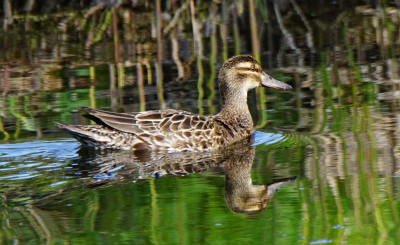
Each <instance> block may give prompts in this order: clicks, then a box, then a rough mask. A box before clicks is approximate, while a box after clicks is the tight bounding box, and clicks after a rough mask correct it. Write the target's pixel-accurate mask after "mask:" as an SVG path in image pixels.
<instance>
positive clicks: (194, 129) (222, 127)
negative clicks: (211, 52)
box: [58, 55, 291, 152]
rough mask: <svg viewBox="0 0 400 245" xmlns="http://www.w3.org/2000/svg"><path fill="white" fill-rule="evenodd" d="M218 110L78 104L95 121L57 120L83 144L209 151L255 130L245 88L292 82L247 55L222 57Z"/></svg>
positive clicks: (282, 84) (126, 147)
mask: <svg viewBox="0 0 400 245" xmlns="http://www.w3.org/2000/svg"><path fill="white" fill-rule="evenodd" d="M218 79H219V88H220V92H221V95H222V110H221V112H220V113H218V114H216V115H214V116H200V115H196V114H193V113H190V112H185V111H180V110H172V109H170V110H162V111H145V112H135V113H115V112H107V111H102V110H97V109H93V108H90V107H83V106H82V107H80V108H81V109H83V110H85V111H87V112H89V113H90V114H91V115H90V117H91V118H92V119H93V120H94V121H95V122H96V123H98V125H66V124H62V123H58V126H59V127H61V128H64V129H66V130H68V131H69V132H70V133H71V134H72V136H74V137H75V138H76V139H77V140H79V141H80V142H81V143H82V144H83V145H87V146H94V147H100V148H112V149H130V150H142V149H164V150H168V151H173V152H176V151H210V150H214V149H216V148H219V147H222V146H226V145H230V144H232V143H233V142H235V141H238V140H240V139H242V138H244V137H247V136H249V135H251V134H252V133H253V131H254V126H253V120H252V118H251V115H250V111H249V108H248V106H247V92H248V91H249V90H250V89H253V88H256V87H259V86H265V87H272V88H276V89H281V90H289V89H291V87H290V86H289V85H287V84H285V83H283V82H280V81H278V80H275V79H273V78H272V77H270V76H269V75H268V74H266V73H265V72H264V71H262V69H261V66H260V65H259V64H258V62H257V61H256V60H255V59H254V58H253V57H251V56H250V55H239V56H235V57H232V58H230V59H229V60H227V61H226V62H225V63H224V64H223V66H222V68H221V71H220V73H219V77H218Z"/></svg>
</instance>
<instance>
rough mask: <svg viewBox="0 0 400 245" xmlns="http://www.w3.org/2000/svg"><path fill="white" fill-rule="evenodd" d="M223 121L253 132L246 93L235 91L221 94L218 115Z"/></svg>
mask: <svg viewBox="0 0 400 245" xmlns="http://www.w3.org/2000/svg"><path fill="white" fill-rule="evenodd" d="M218 116H219V117H221V118H223V119H224V121H227V122H230V123H238V124H240V125H241V126H242V127H245V128H246V129H247V130H249V131H251V130H253V119H252V118H251V114H250V110H249V107H248V105H247V91H244V90H237V91H230V92H229V93H226V94H222V110H221V112H220V113H219V114H218Z"/></svg>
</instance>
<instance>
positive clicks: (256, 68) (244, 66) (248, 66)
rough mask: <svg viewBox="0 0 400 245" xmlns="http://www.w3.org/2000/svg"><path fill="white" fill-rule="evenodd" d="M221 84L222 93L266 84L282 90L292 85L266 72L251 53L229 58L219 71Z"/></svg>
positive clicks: (247, 89)
mask: <svg viewBox="0 0 400 245" xmlns="http://www.w3.org/2000/svg"><path fill="white" fill-rule="evenodd" d="M218 78H219V86H220V90H221V93H222V94H229V93H230V92H237V91H244V92H246V93H247V91H249V90H250V89H253V88H256V87H260V86H264V87H270V88H275V89H280V90H290V89H292V87H291V86H290V85H288V84H286V83H283V82H281V81H278V80H276V79H274V78H272V77H271V76H270V75H268V74H267V73H265V72H264V71H263V70H262V68H261V66H260V64H259V63H258V62H257V61H256V60H255V59H254V58H253V57H252V56H250V55H238V56H234V57H232V58H230V59H228V60H227V61H226V62H225V63H224V64H223V66H222V68H221V71H220V73H219V77H218Z"/></svg>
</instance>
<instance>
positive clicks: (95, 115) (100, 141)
mask: <svg viewBox="0 0 400 245" xmlns="http://www.w3.org/2000/svg"><path fill="white" fill-rule="evenodd" d="M81 108H82V109H84V110H86V111H88V112H89V113H90V115H89V118H91V119H92V120H93V121H95V122H96V123H98V125H65V124H59V126H60V127H62V128H65V129H67V130H68V131H69V132H70V133H71V134H72V135H73V136H74V137H75V138H77V139H78V140H79V141H80V142H82V143H83V144H85V145H89V146H96V147H101V148H114V149H134V150H140V149H165V150H168V151H205V150H213V149H216V148H219V147H221V146H224V145H228V144H230V143H232V142H233V141H235V140H237V139H240V138H243V137H244V136H247V135H248V134H249V133H248V132H245V131H243V130H240V127H239V130H238V127H236V126H235V125H228V124H226V123H225V122H224V121H223V120H221V118H218V117H215V116H213V117H206V116H200V115H196V114H193V113H189V112H185V111H179V110H163V111H145V112H137V113H114V112H107V111H102V110H96V109H93V108H89V107H81Z"/></svg>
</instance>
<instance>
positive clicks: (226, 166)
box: [78, 139, 296, 214]
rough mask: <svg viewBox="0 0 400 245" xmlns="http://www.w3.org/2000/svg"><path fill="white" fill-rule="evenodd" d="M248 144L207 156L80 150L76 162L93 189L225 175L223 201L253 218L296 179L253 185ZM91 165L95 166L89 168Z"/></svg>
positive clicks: (244, 142)
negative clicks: (142, 181) (121, 183)
mask: <svg viewBox="0 0 400 245" xmlns="http://www.w3.org/2000/svg"><path fill="white" fill-rule="evenodd" d="M251 140H252V139H245V140H242V141H239V142H237V143H235V144H233V145H231V146H230V147H227V148H225V149H223V150H216V151H214V152H210V153H204V152H203V153H195V152H182V153H178V154H162V153H157V152H155V151H145V152H134V153H132V152H127V151H118V152H115V151H111V152H108V153H97V154H95V153H94V151H88V150H85V148H82V151H81V152H80V153H81V156H82V158H81V161H82V162H79V164H78V166H80V167H81V168H85V166H86V169H88V170H89V171H90V172H89V176H91V177H93V178H96V179H98V180H100V181H99V182H96V184H95V185H96V186H99V185H102V184H104V185H109V184H112V183H115V182H118V181H123V180H130V181H131V180H135V179H143V178H150V177H159V176H164V175H173V176H183V175H187V174H192V173H200V172H204V171H217V172H224V173H225V199H226V202H227V204H228V206H229V208H230V209H231V210H232V211H234V212H240V213H249V214H252V213H258V212H261V211H262V210H264V209H265V208H266V206H267V203H268V202H269V201H270V199H271V198H272V197H273V194H274V193H275V192H276V191H277V190H278V189H279V188H281V187H283V186H285V185H286V184H288V183H291V182H293V181H294V180H295V179H296V178H288V179H285V180H281V181H277V182H275V183H273V184H271V185H254V184H253V183H252V180H251V173H250V171H251V168H252V165H253V160H254V155H255V148H254V147H252V146H251V142H249V141H251ZM140 153H141V154H140ZM86 154H91V155H90V156H88V155H86ZM132 154H136V155H135V156H134V155H132ZM85 159H89V161H87V160H85ZM85 161H87V162H86V164H85ZM91 162H94V163H95V164H93V165H92V164H91ZM88 163H89V164H90V166H88V165H87V164H88ZM87 167H89V168H87Z"/></svg>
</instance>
